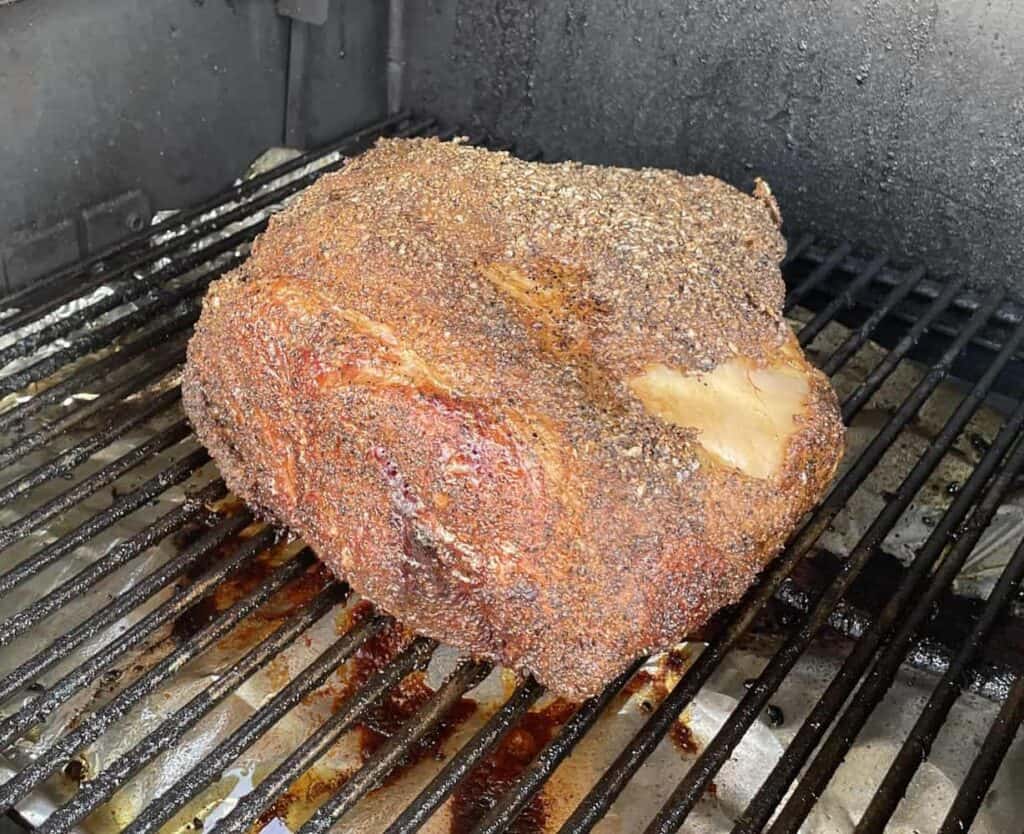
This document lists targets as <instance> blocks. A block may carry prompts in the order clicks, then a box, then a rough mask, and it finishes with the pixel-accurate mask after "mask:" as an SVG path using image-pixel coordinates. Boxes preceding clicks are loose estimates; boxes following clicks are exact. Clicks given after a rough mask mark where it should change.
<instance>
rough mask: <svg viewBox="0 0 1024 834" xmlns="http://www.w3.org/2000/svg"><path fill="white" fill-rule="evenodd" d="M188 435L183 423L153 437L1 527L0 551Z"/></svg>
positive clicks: (186, 426)
mask: <svg viewBox="0 0 1024 834" xmlns="http://www.w3.org/2000/svg"><path fill="white" fill-rule="evenodd" d="M188 436H189V428H188V425H187V424H186V423H185V421H184V420H182V421H180V422H178V423H175V424H174V425H172V426H169V427H168V428H166V429H164V430H163V431H161V432H160V433H159V434H155V435H153V437H152V438H150V439H149V440H147V441H146V442H145V443H143V444H142V445H141V446H137V447H136V448H134V449H132V450H131V451H130V452H126V453H125V454H123V455H122V456H121V457H119V458H118V459H117V460H115V461H113V462H111V463H108V464H107V465H106V466H104V467H103V468H102V469H98V470H97V471H96V472H94V473H93V474H92V475H90V476H89V477H88V478H86V479H85V480H84V481H81V482H80V483H77V484H75V486H73V487H71V489H69V490H67V491H65V492H62V493H61V494H60V495H58V496H57V497H56V498H53V499H51V500H49V501H47V502H46V503H45V504H42V505H41V506H39V507H37V508H36V509H34V510H33V511H32V512H30V513H26V514H25V515H23V516H22V517H21V518H19V519H18V520H17V521H15V522H14V523H13V524H9V525H8V526H6V527H0V550H3V549H4V548H7V547H10V546H11V545H12V544H13V543H14V542H16V541H18V540H19V539H21V538H23V537H25V536H26V535H28V534H29V533H30V532H31V531H33V530H35V529H36V528H37V527H39V526H41V525H42V524H45V523H46V522H47V521H49V520H50V519H51V518H53V517H54V516H55V515H58V514H60V513H62V512H65V511H66V510H68V509H70V508H71V507H73V506H74V505H75V504H77V503H79V502H80V501H81V500H82V499H83V498H86V497H87V496H89V495H92V494H93V493H94V492H97V491H98V490H101V489H103V487H105V486H107V485H108V484H111V483H113V482H114V481H116V480H117V479H118V478H120V477H121V476H122V475H123V474H124V473H125V472H128V471H129V470H131V469H133V468H134V467H136V466H138V465H139V464H141V463H145V462H146V461H147V460H149V459H150V458H151V457H153V456H154V455H156V454H157V453H158V452H161V451H163V450H164V449H168V448H170V447H171V446H173V445H174V444H176V443H179V442H180V441H182V440H184V439H185V438H187V437H188Z"/></svg>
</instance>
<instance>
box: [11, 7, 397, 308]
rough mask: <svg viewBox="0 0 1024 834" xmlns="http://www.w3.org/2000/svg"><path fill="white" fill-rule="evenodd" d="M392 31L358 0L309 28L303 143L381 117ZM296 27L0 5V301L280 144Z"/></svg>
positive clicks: (266, 18)
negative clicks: (388, 39) (388, 38)
mask: <svg viewBox="0 0 1024 834" xmlns="http://www.w3.org/2000/svg"><path fill="white" fill-rule="evenodd" d="M386 23H387V18H386V15H385V14H384V10H383V9H382V8H380V7H379V6H378V4H377V3H376V2H375V0H353V1H352V2H346V3H332V4H331V9H330V14H329V15H328V17H327V21H326V23H324V24H323V25H322V26H309V27H308V32H307V34H306V41H305V47H304V56H303V61H302V66H301V68H299V69H301V72H300V73H299V76H300V80H299V83H298V85H297V90H298V91H299V94H300V95H301V98H302V103H303V108H302V122H301V125H300V131H299V134H298V135H299V141H298V142H297V144H315V143H317V142H320V141H324V140H326V139H328V138H332V137H335V136H338V135H339V134H341V133H342V132H344V131H346V130H350V129H352V128H355V127H357V126H361V125H363V124H366V123H368V122H371V121H373V120H375V119H377V118H380V117H381V115H382V114H383V112H384V109H385V86H384V85H385V77H384V76H385V72H384V67H385V45H386V43H385V41H386ZM291 25H292V22H291V21H290V20H289V19H288V18H285V17H282V16H279V15H278V14H277V12H276V9H275V4H274V3H273V2H271V0H21V2H16V3H14V4H13V5H0V295H2V294H3V291H4V289H5V288H6V289H8V290H12V289H17V288H18V287H20V286H24V285H25V284H27V283H29V282H30V281H31V280H32V278H33V277H34V276H36V275H38V274H40V273H41V272H43V271H46V270H48V269H53V268H55V267H57V266H59V265H60V264H61V263H66V262H69V261H71V260H74V259H76V258H78V257H80V256H81V255H84V254H86V253H87V252H90V251H95V250H96V249H97V248H101V247H102V246H103V245H105V244H107V243H109V242H110V241H112V240H115V239H117V238H118V237H120V236H123V235H124V234H126V233H127V232H128V230H129V228H130V227H131V226H132V225H137V224H138V223H143V222H147V221H148V218H149V215H150V213H151V212H153V211H156V210H159V209H165V208H179V207H182V206H184V205H187V204H189V203H193V202H195V201H197V200H198V199H200V198H201V197H204V196H206V195H208V194H211V193H213V192H215V191H217V190H219V189H221V188H223V187H224V186H225V185H227V184H228V183H230V181H231V180H233V179H234V178H235V177H237V176H238V175H239V174H240V173H241V172H242V171H243V170H244V169H245V167H246V165H247V164H248V163H249V162H250V161H252V159H254V158H255V157H256V156H257V155H258V154H259V153H261V152H262V151H263V150H265V149H266V148H268V147H270V146H273V145H280V144H284V141H283V140H284V126H285V103H286V88H287V83H286V82H287V73H288V64H289V48H290V38H289V32H290V27H291ZM303 25H305V24H303Z"/></svg>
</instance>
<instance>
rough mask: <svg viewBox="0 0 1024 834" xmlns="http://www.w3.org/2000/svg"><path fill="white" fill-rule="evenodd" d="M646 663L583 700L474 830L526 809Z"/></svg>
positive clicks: (485, 831)
mask: <svg viewBox="0 0 1024 834" xmlns="http://www.w3.org/2000/svg"><path fill="white" fill-rule="evenodd" d="M642 665H643V660H642V659H640V660H637V661H635V662H634V663H633V664H631V665H630V667H629V668H628V669H627V670H626V671H625V672H623V673H622V674H621V675H619V676H618V677H617V678H616V679H615V680H613V681H612V682H611V683H610V684H608V685H607V686H606V687H605V688H604V691H603V692H601V694H600V695H597V696H595V697H593V698H590V699H588V700H586V701H584V702H583V703H582V704H581V705H580V708H579V709H577V710H576V712H575V713H573V715H572V717H571V718H570V719H569V720H568V721H566V722H565V724H564V725H563V726H562V728H561V729H560V730H559V731H558V735H556V736H555V737H554V738H553V739H552V740H551V741H549V742H548V744H547V746H546V747H545V748H544V749H543V750H541V751H540V753H538V754H537V757H536V758H535V759H534V760H533V761H532V762H530V764H529V766H528V767H527V768H526V770H525V771H523V774H522V775H521V776H520V777H519V779H517V780H516V783H515V784H514V785H512V787H511V788H509V789H508V790H507V791H506V792H505V793H504V794H503V795H502V797H501V798H500V799H499V800H498V801H497V802H496V803H495V805H494V807H493V808H491V810H490V811H488V813H487V816H485V817H484V818H483V819H482V820H481V821H480V822H479V823H478V824H477V826H476V827H475V828H474V829H473V834H496V832H498V831H505V830H507V829H508V827H509V826H510V825H512V824H513V823H514V822H515V820H516V818H517V817H518V816H519V815H520V814H521V813H522V812H523V811H524V810H526V806H527V805H529V804H530V801H531V800H532V799H533V797H534V796H536V795H537V792H538V791H539V790H540V789H541V788H542V787H544V783H545V782H546V781H547V780H548V779H549V778H551V774H552V773H554V772H555V770H556V769H557V767H558V766H559V765H560V764H561V763H562V762H563V761H564V760H565V758H566V757H567V756H568V755H569V754H570V753H571V752H572V751H573V749H574V748H575V747H576V745H577V744H579V742H580V741H581V740H582V738H583V736H585V735H586V734H587V732H589V730H590V728H591V727H593V726H594V722H596V721H597V719H598V718H599V717H600V715H601V713H602V712H604V710H605V708H606V707H607V706H608V704H610V703H611V700H612V698H614V697H615V696H616V695H617V694H618V693H619V691H620V690H621V689H622V687H624V686H625V685H626V684H627V683H628V682H629V679H630V678H632V677H633V675H635V674H636V673H637V671H638V670H639V669H640V667H641V666H642Z"/></svg>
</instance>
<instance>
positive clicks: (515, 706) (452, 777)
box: [232, 677, 544, 834]
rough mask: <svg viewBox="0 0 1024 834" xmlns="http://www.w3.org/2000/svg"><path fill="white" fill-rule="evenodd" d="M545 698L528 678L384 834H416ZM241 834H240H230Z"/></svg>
mask: <svg viewBox="0 0 1024 834" xmlns="http://www.w3.org/2000/svg"><path fill="white" fill-rule="evenodd" d="M543 694H544V687H543V686H541V685H540V684H539V683H537V681H536V680H535V679H534V678H533V677H529V678H527V679H526V680H525V681H524V682H523V683H521V684H520V685H519V686H518V687H517V688H516V691H515V692H513V693H512V697H511V698H509V699H508V700H507V701H506V702H505V703H504V704H503V705H502V707H501V709H500V710H498V712H496V713H495V714H494V715H492V716H491V718H490V719H489V720H488V722H487V723H486V724H485V725H484V726H483V727H482V728H480V730H479V731H478V732H477V733H476V735H474V736H473V738H472V739H470V740H469V741H468V742H466V744H464V745H463V746H462V748H461V749H460V750H459V752H458V753H456V754H455V755H454V756H453V757H452V758H451V759H449V761H448V763H447V764H446V765H445V766H444V767H443V768H442V769H441V772H440V773H438V774H437V775H436V776H435V777H434V778H433V779H432V780H431V781H430V784H429V785H427V786H426V787H425V788H424V789H423V790H422V791H420V793H419V795H418V796H417V797H416V798H415V799H414V800H413V801H412V802H410V803H409V805H408V806H407V807H406V808H405V810H404V811H402V813H401V814H400V815H399V816H398V818H397V819H396V820H395V821H394V822H392V823H391V825H390V826H388V829H387V831H385V834H413V832H415V831H419V830H420V828H422V827H423V825H424V824H425V823H426V821H427V820H428V819H430V817H431V816H433V814H434V812H435V811H437V809H438V808H440V807H441V804H442V803H443V802H444V801H445V800H446V799H447V798H448V797H449V796H450V795H451V793H452V791H454V790H455V788H456V787H457V786H458V784H459V782H461V781H462V780H463V779H465V778H466V776H468V775H469V772H470V771H471V770H472V769H473V768H474V767H475V766H476V764H477V763H478V762H480V760H481V759H483V757H484V756H486V755H487V753H488V752H490V750H491V749H492V748H493V747H494V745H496V744H497V743H498V742H499V741H501V740H502V739H503V738H504V737H505V735H506V734H507V733H508V732H509V730H511V729H512V728H513V727H515V726H516V724H517V722H518V721H519V719H520V718H522V717H523V715H524V714H525V713H526V711H527V710H529V708H530V707H531V706H533V704H534V703H535V702H536V701H537V699H538V698H540V696H541V695H543ZM232 834H242V832H240V831H239V832H232Z"/></svg>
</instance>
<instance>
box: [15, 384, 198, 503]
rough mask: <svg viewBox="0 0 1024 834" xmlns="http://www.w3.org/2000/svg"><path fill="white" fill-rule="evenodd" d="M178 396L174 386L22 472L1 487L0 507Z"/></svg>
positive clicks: (65, 469)
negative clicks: (15, 478)
mask: <svg viewBox="0 0 1024 834" xmlns="http://www.w3.org/2000/svg"><path fill="white" fill-rule="evenodd" d="M179 399H181V392H180V391H179V390H178V389H177V388H172V389H170V390H168V391H164V392H163V393H162V394H159V395H158V396H157V397H155V398H154V399H153V401H152V402H149V403H147V404H146V405H145V407H143V408H141V409H140V410H139V411H137V412H136V413H135V414H132V415H131V416H130V417H128V418H126V419H124V420H120V421H117V422H112V423H111V424H110V425H108V426H107V427H106V428H105V429H103V430H102V431H99V432H97V433H96V434H94V435H93V436H92V437H89V438H87V439H85V440H83V441H81V442H80V443H76V444H75V445H74V446H72V447H71V448H70V449H68V450H66V451H64V452H61V453H60V455H58V456H57V457H56V458H55V459H54V460H51V461H50V462H49V463H44V464H42V465H40V466H38V467H36V468H35V469H33V470H32V471H31V472H28V473H26V474H25V475H22V476H21V477H20V478H18V479H17V480H16V481H14V482H13V483H10V484H8V485H7V486H6V487H4V488H3V489H0V507H3V506H5V505H7V504H9V503H11V501H13V500H14V499H15V498H17V497H18V496H19V495H21V494H22V493H25V492H28V491H29V490H30V489H32V488H33V487H37V486H39V485H40V484H44V483H46V482H47V481H51V480H53V479H54V478H59V477H61V476H62V475H66V474H68V473H69V472H71V471H72V470H74V469H75V467H76V466H78V465H79V464H80V463H82V462H84V461H86V460H88V459H89V457H90V456H91V455H92V453H93V452H95V451H97V450H98V449H102V448H103V447H104V446H109V445H110V444H111V443H113V442H114V441H115V440H117V439H118V438H120V437H121V436H122V435H125V434H127V433H128V432H130V431H131V430H132V429H134V428H137V427H138V426H140V425H142V424H143V423H145V422H146V421H147V420H150V419H151V418H153V417H155V416H156V415H157V414H159V413H160V412H161V411H165V410H167V409H168V408H170V407H171V406H172V405H177V403H178V400H179Z"/></svg>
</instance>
